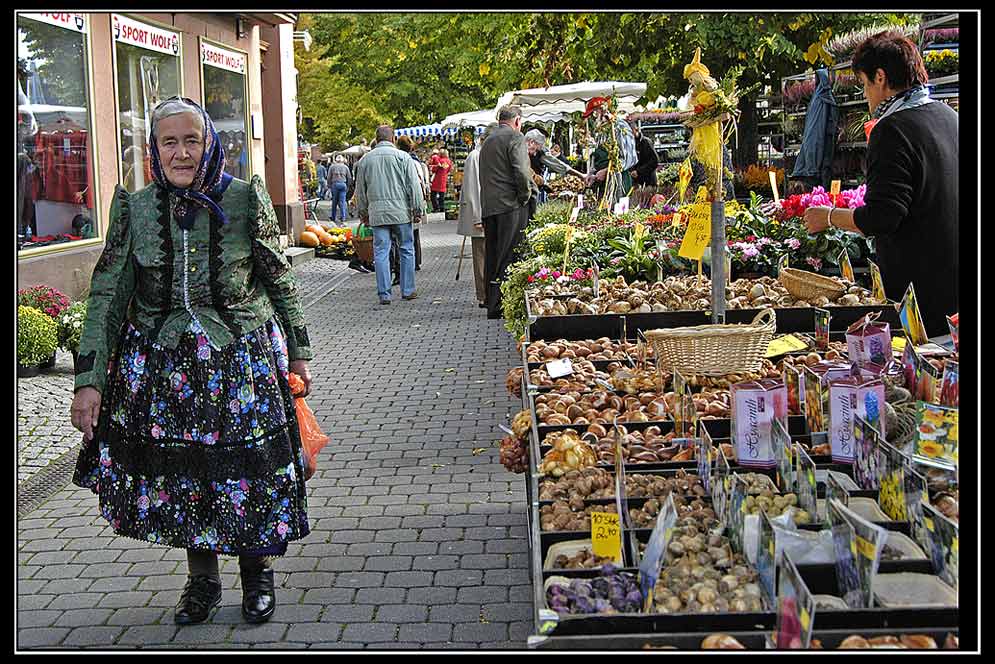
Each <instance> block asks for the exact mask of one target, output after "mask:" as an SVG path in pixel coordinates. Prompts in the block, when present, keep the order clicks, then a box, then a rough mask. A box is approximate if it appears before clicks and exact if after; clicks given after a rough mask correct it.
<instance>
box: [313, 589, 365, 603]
mask: <svg viewBox="0 0 995 664" xmlns="http://www.w3.org/2000/svg"><path fill="white" fill-rule="evenodd" d="M355 596H356V591H355V589H353V588H312V589H310V590H307V591H306V592H305V593H304V597H303V598H302V599H301V603H302V604H351V603H352V600H353V597H355Z"/></svg>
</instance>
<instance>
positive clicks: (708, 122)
mask: <svg viewBox="0 0 995 664" xmlns="http://www.w3.org/2000/svg"><path fill="white" fill-rule="evenodd" d="M684 78H686V79H688V81H690V82H691V88H690V92H691V106H692V108H693V109H694V112H693V114H692V115H691V116H690V118H689V119H687V120H685V124H687V125H688V126H690V127H691V128H692V132H691V145H690V147H689V150H688V151H689V152H690V154H691V156H693V157H694V158H695V159H697V160H698V161H699V162H701V163H702V164H703V165H704V166H705V170H706V172H707V173H708V184H709V189H710V190H712V191H715V189H716V188H717V184H718V181H719V179H720V175H721V171H722V144H723V141H722V120H724V119H727V118H728V115H727V114H726V113H724V112H719V113H716V111H719V110H720V109H719V108H718V106H717V103H718V102H719V101H722V99H721V95H722V92H721V90H720V89H719V84H718V82H717V81H716V80H715V79H714V78H712V77H711V75H710V73H709V71H708V67H706V66H705V65H704V64H702V62H701V49H700V48H697V49H695V51H694V59H693V60H692V61H691V64H689V65H686V66H685V67H684ZM716 195H717V196H719V197H721V194H720V193H718V192H716Z"/></svg>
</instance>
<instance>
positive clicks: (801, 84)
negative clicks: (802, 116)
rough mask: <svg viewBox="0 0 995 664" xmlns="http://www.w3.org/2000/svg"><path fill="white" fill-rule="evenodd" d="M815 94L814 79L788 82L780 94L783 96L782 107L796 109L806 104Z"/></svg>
mask: <svg viewBox="0 0 995 664" xmlns="http://www.w3.org/2000/svg"><path fill="white" fill-rule="evenodd" d="M813 94H815V79H808V80H805V81H797V82H793V83H788V84H787V85H786V86H784V90H783V91H782V92H781V95H782V96H783V97H784V107H785V108H791V109H797V108H800V107H802V106H805V105H806V104H808V102H809V100H810V99H812V95H813Z"/></svg>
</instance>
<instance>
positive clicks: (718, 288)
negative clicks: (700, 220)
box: [711, 123, 728, 323]
mask: <svg viewBox="0 0 995 664" xmlns="http://www.w3.org/2000/svg"><path fill="white" fill-rule="evenodd" d="M719 136H720V139H721V136H722V126H721V123H720V125H719ZM724 166H725V141H724V140H720V141H719V172H718V175H717V176H716V178H715V190H714V191H713V192H712V247H711V248H712V323H725V318H726V279H727V277H728V275H726V261H725V255H726V254H725V252H726V204H725V196H724V194H723V191H722V171H723V169H724Z"/></svg>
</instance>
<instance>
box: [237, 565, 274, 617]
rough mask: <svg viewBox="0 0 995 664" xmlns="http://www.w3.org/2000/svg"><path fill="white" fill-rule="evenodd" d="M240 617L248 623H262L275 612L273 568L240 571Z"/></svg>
mask: <svg viewBox="0 0 995 664" xmlns="http://www.w3.org/2000/svg"><path fill="white" fill-rule="evenodd" d="M241 575H242V617H243V618H245V620H246V621H247V622H250V623H263V622H266V621H267V620H269V619H270V618H272V617H273V613H274V612H275V611H276V592H275V590H274V589H273V568H271V567H264V568H262V569H259V570H247V569H243V570H241Z"/></svg>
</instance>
